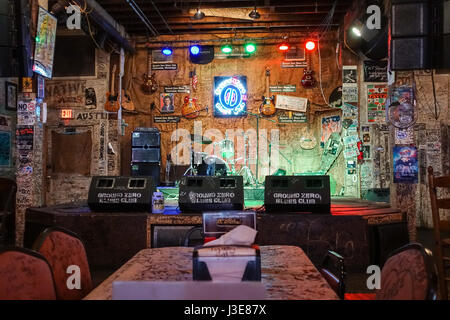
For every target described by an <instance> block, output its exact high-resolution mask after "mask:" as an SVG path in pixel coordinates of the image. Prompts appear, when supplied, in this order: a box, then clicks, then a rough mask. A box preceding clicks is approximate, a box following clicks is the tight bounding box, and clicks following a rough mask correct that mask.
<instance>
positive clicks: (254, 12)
mask: <svg viewBox="0 0 450 320" xmlns="http://www.w3.org/2000/svg"><path fill="white" fill-rule="evenodd" d="M248 16H249V17H250V18H252V19H259V18H261V15H260V14H259V12H258V10H256V6H255V9H253V10H252V12H250V13H249V15H248Z"/></svg>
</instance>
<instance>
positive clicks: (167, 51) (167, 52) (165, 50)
mask: <svg viewBox="0 0 450 320" xmlns="http://www.w3.org/2000/svg"><path fill="white" fill-rule="evenodd" d="M161 52H162V54H163V55H165V56H170V55H172V53H173V51H172V49H171V48H169V47H164V48H162V50H161Z"/></svg>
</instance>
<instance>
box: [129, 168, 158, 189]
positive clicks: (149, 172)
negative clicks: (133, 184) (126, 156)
mask: <svg viewBox="0 0 450 320" xmlns="http://www.w3.org/2000/svg"><path fill="white" fill-rule="evenodd" d="M160 171H161V166H160V164H159V162H131V176H133V177H143V176H150V177H152V178H153V181H154V182H155V183H156V184H157V185H159V183H160V182H161V180H160Z"/></svg>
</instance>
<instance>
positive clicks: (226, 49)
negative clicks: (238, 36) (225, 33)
mask: <svg viewBox="0 0 450 320" xmlns="http://www.w3.org/2000/svg"><path fill="white" fill-rule="evenodd" d="M220 50H222V52H223V53H231V51H233V47H232V46H230V45H229V44H226V45H224V46H222V48H220Z"/></svg>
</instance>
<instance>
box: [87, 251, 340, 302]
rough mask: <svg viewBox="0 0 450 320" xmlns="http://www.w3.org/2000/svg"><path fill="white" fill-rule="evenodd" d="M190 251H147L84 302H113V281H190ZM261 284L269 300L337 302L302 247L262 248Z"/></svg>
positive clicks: (123, 267)
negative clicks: (111, 300) (264, 287)
mask: <svg viewBox="0 0 450 320" xmlns="http://www.w3.org/2000/svg"><path fill="white" fill-rule="evenodd" d="M192 251H193V248H187V247H168V248H157V249H144V250H141V251H140V252H138V253H137V254H136V255H135V256H134V257H133V258H132V259H131V260H130V261H128V262H127V263H126V264H125V265H123V266H122V267H121V268H120V269H119V270H117V271H116V272H115V273H114V274H112V275H111V276H110V277H109V278H108V279H106V280H105V281H104V282H103V283H101V284H100V285H99V286H98V287H97V288H95V289H94V290H93V291H92V292H91V293H90V294H89V295H87V296H86V297H85V300H110V299H111V294H112V292H111V290H112V282H113V281H137V280H147V281H152V280H154V281H190V280H192ZM261 273H262V282H263V283H264V284H265V286H266V289H267V298H268V299H283V300H287V299H290V300H337V299H338V297H337V295H336V293H335V292H334V291H333V290H332V289H331V288H330V287H329V285H328V284H327V282H326V281H325V279H324V278H323V277H322V275H321V274H320V273H319V271H318V270H317V269H316V268H315V267H314V265H313V264H312V262H311V261H310V260H309V259H308V257H307V256H306V254H305V253H304V252H303V250H302V249H300V248H299V247H293V246H262V247H261Z"/></svg>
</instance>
